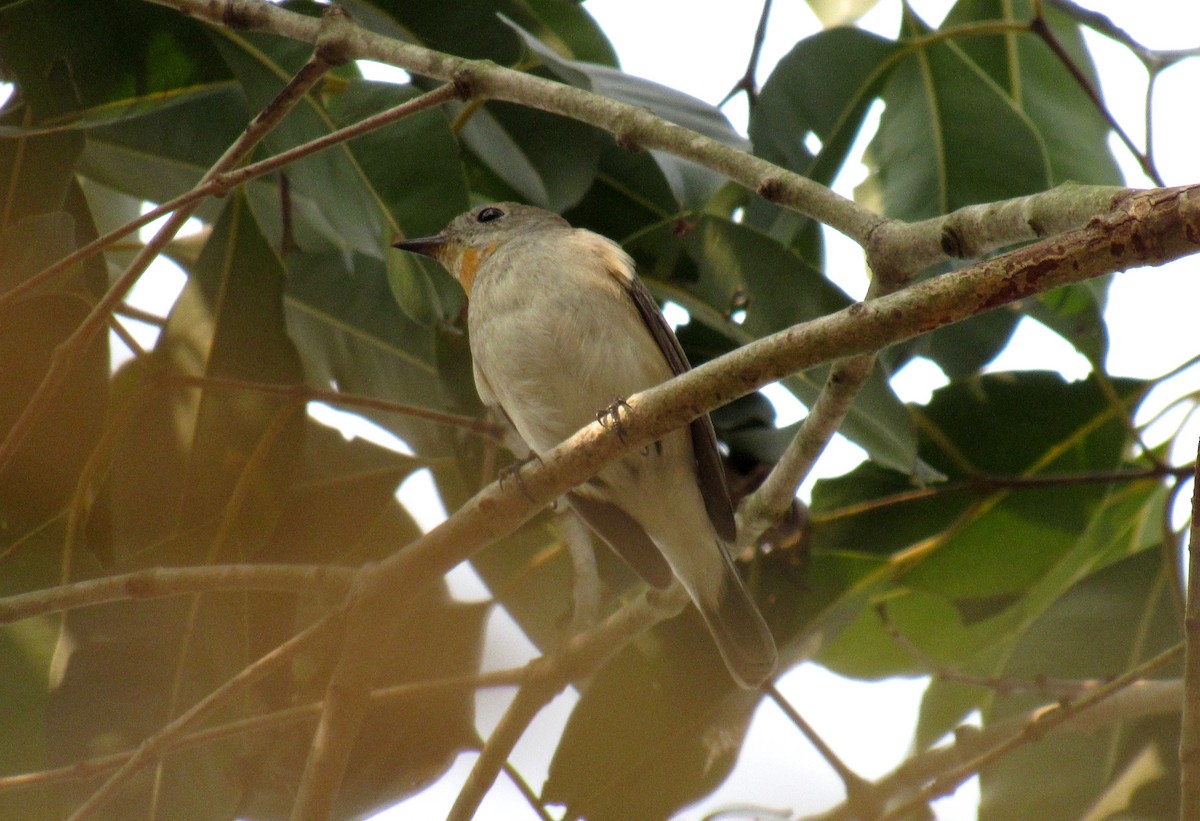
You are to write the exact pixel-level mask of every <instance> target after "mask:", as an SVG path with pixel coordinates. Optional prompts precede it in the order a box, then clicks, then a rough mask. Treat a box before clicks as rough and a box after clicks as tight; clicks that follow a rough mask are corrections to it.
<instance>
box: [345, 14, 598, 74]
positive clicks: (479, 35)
mask: <svg viewBox="0 0 1200 821" xmlns="http://www.w3.org/2000/svg"><path fill="white" fill-rule="evenodd" d="M344 5H345V6H346V9H347V10H348V11H349V12H350V13H351V14H352V15H353V16H354V18H355V19H356V20H359V21H361V22H363V23H364V24H365V25H367V26H368V27H369V28H371V29H372V30H374V31H378V32H380V33H381V34H386V35H388V36H391V37H399V38H402V39H405V40H413V41H416V42H418V43H421V44H422V45H424V46H426V47H427V48H431V49H434V50H436V51H445V52H448V53H450V54H457V55H460V56H463V57H472V58H477V59H488V60H494V61H495V62H497V63H500V64H501V65H512V64H514V63H516V62H517V61H518V60H519V59H520V57H521V43H520V41H519V40H518V39H517V37H516V36H515V35H514V34H513V32H512V29H511V28H509V27H508V26H507V25H505V23H504V22H503V21H504V20H505V18H507V19H508V20H516V21H517V22H518V23H519V24H520V26H521V27H522V28H523V29H524V30H526V31H529V32H532V33H533V35H534V36H535V37H537V38H540V41H542V42H544V43H546V45H547V47H548V48H551V49H553V50H554V51H555V52H556V53H559V54H561V55H563V56H564V57H568V58H574V59H577V60H590V61H593V62H599V63H604V64H606V65H615V64H616V55H615V54H614V52H613V49H612V46H611V45H610V44H609V42H608V38H607V37H605V36H604V32H603V31H601V30H600V28H599V26H597V25H596V23H595V21H594V20H592V18H591V16H590V15H589V14H588V13H587V11H586V9H585V8H584V7H583V6H582V4H579V3H576V2H560V0H466V2H458V3H455V4H454V8H453V13H452V14H451V13H447V12H446V9H444V8H442V7H440V6H438V5H437V4H433V3H406V2H401V0H347V2H346V3H345V4H344Z"/></svg>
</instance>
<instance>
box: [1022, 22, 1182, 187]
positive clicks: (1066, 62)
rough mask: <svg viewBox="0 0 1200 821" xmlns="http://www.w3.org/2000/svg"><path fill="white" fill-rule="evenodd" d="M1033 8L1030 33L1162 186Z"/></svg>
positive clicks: (1147, 159) (1145, 154)
mask: <svg viewBox="0 0 1200 821" xmlns="http://www.w3.org/2000/svg"><path fill="white" fill-rule="evenodd" d="M1036 9H1037V14H1036V15H1035V16H1034V18H1033V21H1032V26H1031V28H1032V31H1033V33H1034V34H1035V35H1037V36H1038V37H1040V38H1041V40H1042V42H1043V43H1045V44H1046V46H1047V47H1048V48H1049V49H1050V51H1051V52H1052V53H1053V54H1054V56H1055V57H1057V58H1058V61H1059V62H1060V63H1062V64H1063V67H1064V68H1066V70H1067V72H1068V73H1069V74H1070V75H1071V78H1072V79H1074V80H1075V84H1076V85H1078V86H1079V87H1080V88H1081V89H1082V90H1083V93H1084V94H1086V95H1087V96H1088V99H1089V100H1091V101H1092V105H1093V106H1094V107H1095V108H1096V111H1097V113H1099V114H1100V116H1101V117H1103V118H1104V122H1106V123H1108V127H1109V128H1111V129H1112V130H1113V131H1114V132H1115V133H1116V135H1117V137H1119V138H1120V140H1121V142H1122V143H1124V144H1125V147H1126V148H1127V149H1128V150H1129V153H1130V154H1132V155H1133V158H1134V159H1135V160H1137V161H1138V165H1140V166H1141V167H1142V171H1143V172H1144V173H1145V174H1146V176H1147V177H1149V178H1150V179H1151V180H1153V181H1154V184H1155V185H1158V186H1162V185H1165V183H1164V182H1163V180H1162V176H1161V175H1160V174H1159V173H1158V169H1157V168H1155V167H1154V163H1153V162H1151V159H1150V155H1149V153H1148V152H1147V151H1143V150H1142V149H1140V148H1138V147H1137V145H1136V144H1135V143H1134V142H1133V139H1132V138H1130V136H1129V135H1128V134H1127V133H1126V132H1125V129H1124V128H1123V127H1122V126H1121V124H1120V123H1119V122H1117V118H1116V117H1114V116H1113V115H1112V112H1111V111H1109V110H1108V106H1107V105H1105V103H1104V98H1103V97H1101V96H1100V92H1099V90H1097V89H1096V87H1095V86H1094V85H1092V81H1091V80H1089V79H1088V77H1087V75H1085V74H1084V73H1083V70H1082V69H1080V68H1079V66H1078V65H1076V64H1075V60H1074V59H1072V57H1071V55H1070V54H1068V53H1067V50H1066V49H1065V48H1064V47H1063V44H1062V41H1060V40H1059V39H1058V35H1057V34H1055V33H1054V30H1053V29H1052V28H1050V24H1049V23H1048V22H1046V17H1045V15H1044V14H1043V13H1042V9H1041V4H1040V3H1039V4H1037V5H1036Z"/></svg>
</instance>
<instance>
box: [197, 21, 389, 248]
mask: <svg viewBox="0 0 1200 821" xmlns="http://www.w3.org/2000/svg"><path fill="white" fill-rule="evenodd" d="M216 45H217V49H218V51H219V52H220V53H221V56H222V58H223V59H224V60H225V62H226V63H227V64H228V65H229V67H230V70H231V71H232V72H233V73H234V76H236V77H237V79H238V80H239V81H240V83H241V85H242V90H243V92H244V93H245V95H246V99H247V102H248V104H249V106H250V109H251V110H253V111H256V112H257V111H260V110H262V109H263V108H265V107H266V106H267V105H268V104H269V103H270V102H271V101H272V100H273V99H274V98H275V96H276V95H277V94H278V93H279V92H280V90H281V89H282V88H283V86H284V85H285V84H286V83H287V82H288V80H289V79H290V78H291V77H292V76H293V75H294V74H295V73H296V71H298V70H299V68H300V67H301V66H302V65H304V63H305V61H306V60H307V59H308V57H309V55H310V54H311V52H312V48H311V46H309V45H308V44H306V43H298V42H295V41H292V40H283V39H281V38H278V37H266V36H263V35H252V34H234V33H233V32H232V31H230V30H229V29H219V30H218V32H217V37H216ZM336 126H337V124H336V123H335V122H334V120H333V118H332V117H331V116H330V114H329V112H327V111H326V110H325V109H324V107H323V106H321V105H320V104H319V103H318V102H317V100H316V98H315V97H314V96H313V95H311V94H309V95H305V96H304V97H303V98H302V99H301V100H300V101H299V102H298V103H297V104H296V105H295V107H293V108H292V110H291V111H290V112H288V116H287V117H285V118H283V120H282V121H281V122H280V123H279V124H278V125H277V126H276V127H275V128H274V129H272V130H271V132H270V133H269V134H267V135H266V137H264V138H263V141H262V143H261V144H260V146H259V148H258V149H257V150H256V157H259V158H261V157H262V156H264V155H266V154H278V153H281V152H283V151H286V150H287V149H289V148H293V147H295V146H297V145H301V144H303V143H306V142H309V141H311V140H314V139H317V138H318V137H322V136H325V135H326V134H328V133H329V132H330V131H333V130H334V129H335V128H336ZM281 173H282V174H283V175H285V176H286V177H287V180H288V194H287V201H286V202H281V200H280V197H279V195H278V194H274V195H272V192H270V191H269V190H263V187H261V186H260V187H258V188H255V189H251V194H250V196H251V203H252V205H253V207H254V209H255V213H256V215H257V217H258V220H259V222H260V223H261V224H262V225H263V226H264V229H265V231H266V233H267V236H268V237H269V238H270V239H271V241H272V244H273V245H276V247H279V246H280V243H281V236H282V231H283V226H282V215H281V210H283V209H286V210H287V211H288V212H289V215H290V217H291V225H292V236H291V239H292V241H293V242H295V243H296V244H298V245H299V246H300V248H302V249H305V250H325V249H326V248H330V247H333V248H338V249H340V250H342V251H343V252H346V251H350V250H353V251H357V252H359V253H363V254H368V255H371V256H377V257H379V258H380V259H382V258H384V255H385V254H386V253H387V252H388V251H387V249H388V246H389V244H390V242H391V240H392V238H393V237H394V236H396V234H398V233H399V226H398V225H397V224H396V223H395V221H394V220H393V219H392V218H391V214H389V213H388V211H387V209H386V208H385V207H384V206H383V203H382V202H381V201H380V198H379V196H378V194H377V193H376V192H375V190H374V189H373V188H372V186H371V185H370V184H369V181H368V180H367V179H366V176H365V174H364V173H363V170H362V167H361V166H360V165H359V164H358V162H357V161H356V159H355V157H354V155H353V154H352V153H351V152H350V149H349V147H348V146H347V145H346V144H344V143H342V144H340V145H337V146H334V147H332V148H330V149H328V150H326V151H320V152H318V153H316V154H314V155H311V156H309V157H305V158H304V159H302V160H297V161H296V162H293V163H291V164H289V165H288V166H287V168H286V169H285V170H284V171H282V172H281ZM332 203H336V204H337V207H330V206H331V204H332Z"/></svg>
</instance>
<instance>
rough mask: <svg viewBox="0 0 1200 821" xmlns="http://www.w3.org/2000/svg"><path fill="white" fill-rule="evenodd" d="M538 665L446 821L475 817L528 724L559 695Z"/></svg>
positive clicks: (487, 744) (489, 740)
mask: <svg viewBox="0 0 1200 821" xmlns="http://www.w3.org/2000/svg"><path fill="white" fill-rule="evenodd" d="M539 661H541V660H540V659H535V660H534V661H533V662H530V666H529V667H528V668H526V669H527V670H528V671H529V673H530V674H529V677H528V679H529V680H528V681H527V682H526V683H524V684H522V685H521V687H520V688H519V689H518V690H517V695H516V697H515V698H513V700H512V703H511V704H509V705H508V709H507V710H505V711H504V715H503V717H501V719H500V723H499V724H497V725H496V729H494V730H493V731H492V734H491V735H490V736H489V737H488V740H487V743H486V744H484V745H483V749H482V750H481V751H480V753H479V758H478V759H476V761H475V766H474V767H472V768H471V773H470V775H468V776H467V781H466V783H465V784H463V788H462V789H461V790H459V793H458V797H457V798H456V799H455V800H454V806H453V807H451V808H450V813H449V814H448V815H447V816H446V821H471V819H472V818H474V817H475V811H476V810H478V809H479V804H480V803H481V802H482V801H483V797H484V796H485V795H487V792H488V790H490V789H491V787H492V784H493V783H495V780H496V775H498V774H499V772H500V771H501V769H503V767H504V765H505V763H506V762H507V761H508V756H509V754H510V753H511V752H512V749H513V747H515V746H516V744H517V741H518V740H519V739H520V738H521V736H522V735H523V734H524V733H525V730H526V728H527V727H528V726H529V723H530V722H531V721H533V719H534V717H535V716H536V715H537V714H538V713H540V712H541V711H542V708H543V707H545V706H546V705H547V704H549V703H550V701H551V700H552V699H553V698H554V697H555V696H556V695H558V690H557V689H555V688H554V687H553V686H550V685H549V679H548V678H547V677H545V676H541V675H539V674H538V673H537V671H536V669H535V666H534V665H535V664H536V663H537V662H539ZM563 686H565V682H564V684H563Z"/></svg>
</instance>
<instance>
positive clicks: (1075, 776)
mask: <svg viewBox="0 0 1200 821" xmlns="http://www.w3.org/2000/svg"><path fill="white" fill-rule="evenodd" d="M1162 557H1163V553H1162V552H1161V551H1156V550H1147V551H1143V552H1141V553H1138V554H1135V555H1133V556H1131V557H1130V558H1127V559H1124V560H1123V561H1121V562H1118V563H1117V564H1114V565H1112V566H1110V567H1108V568H1106V569H1105V570H1102V571H1100V572H1099V573H1096V574H1094V575H1092V576H1089V577H1088V578H1086V579H1084V580H1083V581H1081V582H1080V583H1079V584H1077V585H1076V586H1074V587H1073V588H1071V590H1070V591H1068V592H1067V593H1066V594H1065V595H1064V596H1063V597H1062V598H1061V599H1060V600H1059V601H1057V602H1056V603H1055V604H1054V605H1053V606H1052V607H1051V608H1050V609H1048V610H1047V611H1046V613H1045V615H1043V616H1042V617H1041V618H1040V619H1038V621H1037V622H1036V623H1035V624H1034V625H1033V626H1032V627H1031V628H1030V630H1029V631H1028V632H1027V633H1026V634H1025V636H1024V637H1023V638H1022V640H1021V641H1020V643H1019V644H1018V645H1017V647H1016V649H1015V650H1014V652H1013V654H1012V657H1011V658H1010V660H1009V663H1008V665H1007V667H1006V668H1005V670H1004V674H1005V675H1009V676H1013V677H1017V678H1021V679H1026V680H1030V681H1033V680H1037V679H1040V678H1042V677H1046V678H1055V679H1068V680H1071V679H1077V680H1081V679H1097V680H1105V679H1108V678H1110V677H1113V676H1116V675H1118V674H1120V673H1122V672H1124V671H1125V670H1127V669H1129V668H1130V667H1131V666H1133V665H1136V664H1138V663H1139V662H1142V661H1145V660H1146V659H1148V658H1150V657H1151V656H1154V655H1155V654H1157V653H1159V652H1162V651H1163V650H1166V649H1168V648H1169V647H1171V646H1173V645H1175V644H1177V643H1178V642H1179V641H1181V640H1182V638H1183V637H1182V634H1181V631H1180V624H1179V619H1178V615H1177V612H1176V608H1175V605H1174V601H1173V598H1174V597H1173V594H1172V593H1171V591H1170V582H1169V581H1168V579H1169V578H1170V577H1171V575H1172V574H1169V573H1164V568H1163V566H1162ZM1081 636H1087V637H1088V641H1086V642H1081V641H1080V640H1079V639H1080V637H1081ZM1167 675H1176V676H1177V675H1179V671H1178V669H1176V670H1175V671H1174V672H1169V673H1167ZM1048 700H1049V699H1047V698H1045V697H1044V696H1042V697H1039V696H1038V695H1037V694H1036V693H1025V694H1013V695H1008V696H1003V695H1001V696H999V697H998V698H997V699H996V702H995V705H994V707H993V708H992V709H991V710H989V711H987V713H986V714H985V722H987V723H991V722H994V721H1000V720H1002V719H1003V718H1005V717H1006V716H1011V715H1014V714H1019V713H1021V712H1023V711H1025V710H1029V709H1033V708H1035V707H1037V706H1040V704H1042V703H1045V702H1046V701H1048ZM1178 748H1179V723H1178V716H1177V714H1176V713H1174V711H1168V712H1164V713H1163V714H1162V715H1159V716H1151V717H1143V718H1137V719H1131V720H1128V721H1124V722H1121V723H1119V724H1114V725H1113V726H1111V727H1109V728H1106V729H1104V730H1101V731H1100V732H1093V733H1069V732H1068V733H1055V734H1052V735H1049V736H1047V737H1045V738H1042V739H1040V740H1038V741H1037V742H1036V743H1034V744H1027V745H1024V746H1022V747H1020V748H1018V749H1017V750H1015V751H1014V752H1013V753H1012V754H1010V755H1008V756H1005V757H1004V758H1003V759H1002V760H1001V761H1000V762H998V763H997V764H996V765H995V766H993V767H990V768H988V769H987V770H986V771H985V772H984V773H983V775H982V778H981V787H982V797H981V798H982V800H981V805H980V818H981V819H986V821H1001V819H1021V818H1030V817H1034V816H1037V817H1053V818H1083V817H1085V816H1088V810H1089V809H1090V808H1092V807H1093V806H1094V805H1095V804H1096V803H1097V797H1098V796H1103V795H1104V793H1105V791H1106V789H1107V788H1109V787H1110V786H1111V785H1115V783H1116V782H1117V781H1118V780H1124V781H1126V782H1127V786H1126V787H1124V789H1127V790H1129V792H1130V793H1131V798H1132V799H1133V800H1132V802H1131V803H1130V805H1128V806H1120V805H1118V806H1117V807H1115V808H1114V809H1118V810H1120V811H1122V812H1120V817H1140V818H1166V817H1170V816H1172V815H1174V814H1175V813H1176V811H1177V808H1178V806H1179V771H1178V767H1179V759H1178V755H1177V751H1178ZM1047 760H1053V761H1055V762H1057V766H1055V767H1053V768H1049V767H1047V766H1046V761H1047ZM1139 771H1140V774H1139ZM1121 803H1122V804H1123V803H1124V801H1122V802H1121ZM1031 813H1032V815H1031ZM1104 817H1110V816H1108V815H1107V814H1106V815H1105V816H1104Z"/></svg>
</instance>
